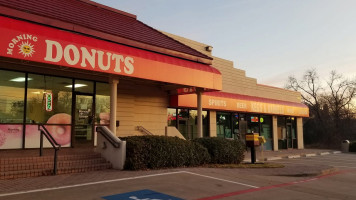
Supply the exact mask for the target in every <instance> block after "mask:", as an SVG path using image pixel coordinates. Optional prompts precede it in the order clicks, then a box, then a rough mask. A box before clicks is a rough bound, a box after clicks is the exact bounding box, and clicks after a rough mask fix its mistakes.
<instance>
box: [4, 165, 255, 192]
mask: <svg viewBox="0 0 356 200" xmlns="http://www.w3.org/2000/svg"><path fill="white" fill-rule="evenodd" d="M182 173H185V174H191V175H196V176H201V177H205V178H210V179H214V180H219V181H224V182H228V183H234V184H238V185H244V186H247V187H252V188H258V187H257V186H253V185H248V184H244V183H240V182H234V181H230V180H226V179H220V178H216V177H212V176H206V175H202V174H197V173H193V172H188V171H177V172H168V173H160V174H151V175H145V176H136V177H128V178H120V179H112V180H104V181H96V182H89V183H82V184H74V185H67V186H58V187H51V188H42V189H35V190H26V191H20V192H12V193H4V194H0V197H5V196H13V195H19V194H28V193H35V192H45V191H51V190H60V189H68V188H75V187H83V186H89V185H96V184H103V183H112V182H119V181H128V180H135V179H142V178H150V177H156V176H164V175H172V174H182Z"/></svg>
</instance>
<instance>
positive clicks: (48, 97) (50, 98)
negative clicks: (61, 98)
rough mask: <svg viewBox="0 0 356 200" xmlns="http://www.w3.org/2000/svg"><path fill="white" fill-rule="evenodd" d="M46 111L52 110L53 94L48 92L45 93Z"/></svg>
mask: <svg viewBox="0 0 356 200" xmlns="http://www.w3.org/2000/svg"><path fill="white" fill-rule="evenodd" d="M45 97H46V104H45V106H46V111H47V112H51V111H52V110H53V94H52V93H50V92H47V93H46V96H45Z"/></svg>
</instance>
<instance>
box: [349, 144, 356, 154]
mask: <svg viewBox="0 0 356 200" xmlns="http://www.w3.org/2000/svg"><path fill="white" fill-rule="evenodd" d="M349 151H350V152H356V141H352V142H350V146H349Z"/></svg>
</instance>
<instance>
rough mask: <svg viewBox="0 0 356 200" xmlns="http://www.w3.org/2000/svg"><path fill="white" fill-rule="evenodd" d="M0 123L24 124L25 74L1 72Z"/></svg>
mask: <svg viewBox="0 0 356 200" xmlns="http://www.w3.org/2000/svg"><path fill="white" fill-rule="evenodd" d="M0 91H1V92H0V123H23V115H24V113H23V112H24V96H25V73H18V72H11V71H4V70H0Z"/></svg>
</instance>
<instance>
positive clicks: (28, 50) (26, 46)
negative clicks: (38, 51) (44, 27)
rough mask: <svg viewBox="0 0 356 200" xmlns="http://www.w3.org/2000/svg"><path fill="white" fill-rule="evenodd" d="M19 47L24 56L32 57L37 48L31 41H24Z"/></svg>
mask: <svg viewBox="0 0 356 200" xmlns="http://www.w3.org/2000/svg"><path fill="white" fill-rule="evenodd" d="M18 47H19V53H20V54H22V55H23V56H25V58H26V57H32V54H33V53H35V49H34V48H33V45H32V44H31V43H29V42H28V41H26V42H25V41H22V43H21V44H20V45H18Z"/></svg>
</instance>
